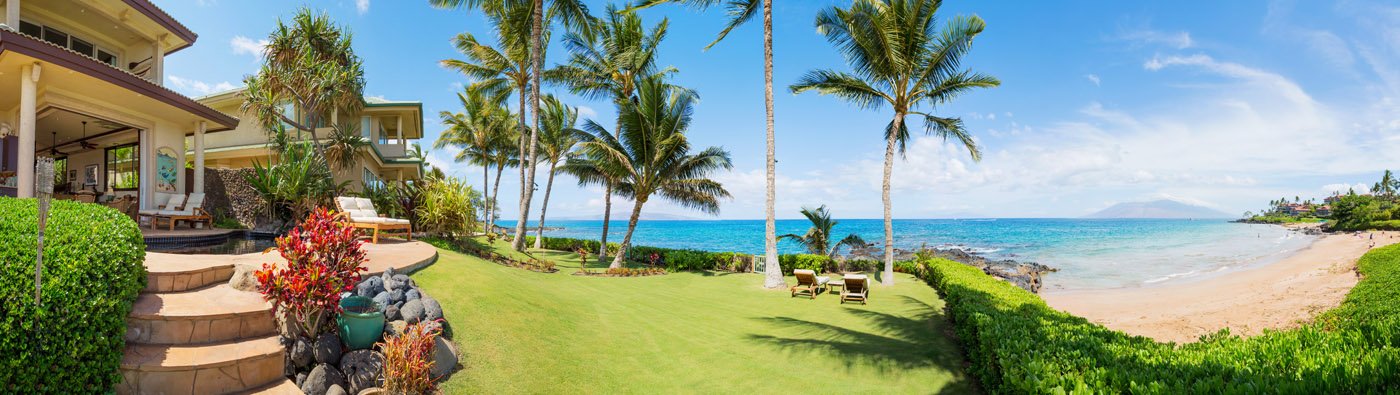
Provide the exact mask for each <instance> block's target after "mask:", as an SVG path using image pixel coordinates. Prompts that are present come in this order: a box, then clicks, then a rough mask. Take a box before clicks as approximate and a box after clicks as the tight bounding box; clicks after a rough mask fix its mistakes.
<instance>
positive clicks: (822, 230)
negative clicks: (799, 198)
mask: <svg viewBox="0 0 1400 395" xmlns="http://www.w3.org/2000/svg"><path fill="white" fill-rule="evenodd" d="M802 216H804V217H807V220H808V221H811V222H812V227H811V228H807V233H806V234H803V235H797V234H792V233H789V234H785V235H782V236H778V239H779V240H783V239H787V240H792V241H796V242H797V243H798V244H802V246H803V247H805V248H807V253H809V254H817V255H826V257H827V258H832V259H835V258H836V252H837V251H838V250H840V249H841V246H850V247H852V248H855V247H860V246H864V245H865V240H862V239H861V238H860V236H858V235H856V234H854V233H852V234H849V235H846V237H844V238H842V239H841V241H837V242H836V243H834V244H833V243H832V242H831V228H834V227H836V224H837V223H838V222H837V221H836V220H833V219H831V212H830V211H827V209H826V205H822V206H821V207H817V208H816V209H812V208H809V207H803V208H802Z"/></svg>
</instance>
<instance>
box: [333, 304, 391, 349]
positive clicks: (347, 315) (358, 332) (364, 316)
mask: <svg viewBox="0 0 1400 395" xmlns="http://www.w3.org/2000/svg"><path fill="white" fill-rule="evenodd" d="M340 310H341V312H340V316H339V317H337V318H336V324H337V326H339V327H340V340H341V341H343V342H345V346H346V347H349V348H350V349H351V350H363V349H366V348H370V347H372V346H374V343H378V342H379V338H380V337H382V336H383V335H384V313H382V312H380V311H379V305H378V304H377V303H375V302H374V299H370V298H366V297H363V296H349V297H346V298H343V299H341V300H340Z"/></svg>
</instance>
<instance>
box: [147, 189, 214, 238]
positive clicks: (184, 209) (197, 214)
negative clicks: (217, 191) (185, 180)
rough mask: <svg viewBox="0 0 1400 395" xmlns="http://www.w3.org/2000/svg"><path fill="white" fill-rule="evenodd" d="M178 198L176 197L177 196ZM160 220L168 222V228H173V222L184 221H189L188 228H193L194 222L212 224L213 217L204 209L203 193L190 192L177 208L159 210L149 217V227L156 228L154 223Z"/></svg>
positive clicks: (205, 224) (210, 225)
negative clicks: (182, 203) (187, 198)
mask: <svg viewBox="0 0 1400 395" xmlns="http://www.w3.org/2000/svg"><path fill="white" fill-rule="evenodd" d="M177 199H178V198H177ZM161 220H165V221H167V222H169V223H170V230H175V223H176V222H178V221H185V222H189V223H190V228H191V229H193V228H194V224H195V223H199V222H203V223H204V226H206V227H213V226H214V217H213V216H211V215H209V212H208V211H204V194H202V193H191V194H190V197H189V200H187V201H185V204H184V205H183V206H181V207H180V209H178V210H161V211H158V212H156V215H155V216H153V217H151V229H155V228H156V226H157V225H156V224H158V223H160V221H161Z"/></svg>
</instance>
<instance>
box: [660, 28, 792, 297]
mask: <svg viewBox="0 0 1400 395" xmlns="http://www.w3.org/2000/svg"><path fill="white" fill-rule="evenodd" d="M760 1H762V3H763V4H762V7H763V106H764V111H765V114H764V115H765V118H764V124H765V127H766V129H767V136H766V138H767V144H768V147H767V148H768V156H767V158H766V162H765V165H766V167H767V169H766V173H765V174H766V176H767V189H766V191H767V195H766V197H765V200H764V203H763V210H764V212H763V214H764V222H763V223H764V225H763V252H764V262H768V263H773V262H777V261H778V239H777V237H776V236H775V234H776V233H777V225H776V215H775V212H774V209H773V204H774V201H775V200H777V188H776V184H777V163H778V160H777V156H776V155H777V154H776V149H775V148H776V147H775V143H774V138H773V0H642V1H641V3H640V4H638V5H637V6H636V7H635V8H646V7H650V6H653V5H656V4H661V3H669V2H676V3H681V4H685V5H689V6H692V7H696V8H700V9H705V8H709V7H711V6H714V5H717V4H719V3H721V2H723V3H725V8H727V9H728V13H729V16H730V18H729V22H728V23H727V24H725V26H724V30H720V32H719V36H718V37H715V41H713V42H710V45H707V46H705V49H710V47H713V46H715V44H718V43H719V42H720V40H723V39H724V38H725V37H726V36H728V35H729V32H731V31H733V30H734V28H737V27H739V26H740V25H743V24H744V23H746V22H748V21H749V20H752V19H753V17H754V14H755V13H756V12H757V11H758V9H759V2H760ZM763 271H764V277H763V287H764V288H769V289H776V288H782V287H784V286H786V285H787V284H786V283H785V282H784V281H783V271H782V269H780V268H779V267H778V265H771V264H770V265H764V270H763Z"/></svg>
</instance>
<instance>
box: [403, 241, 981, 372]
mask: <svg viewBox="0 0 1400 395" xmlns="http://www.w3.org/2000/svg"><path fill="white" fill-rule="evenodd" d="M497 244H498V245H500V246H504V243H500V242H498V243H497ZM534 254H535V256H537V257H540V258H542V259H550V260H554V261H556V262H557V263H558V265H559V269H560V271H559V272H558V273H552V274H543V273H536V272H531V271H526V270H522V269H516V268H509V267H504V266H500V265H497V264H494V263H490V262H486V261H483V260H480V259H477V258H475V257H471V256H467V255H463V254H459V253H455V252H451V251H446V250H441V251H440V256H439V259H438V261H437V263H435V264H433V265H432V266H429V267H428V268H426V269H424V270H422V271H420V272H418V273H416V274H414V275H413V278H414V279H415V281H416V282H417V283H418V284H419V285H420V286H422V287H423V288H424V289H425V290H426V291H427V292H428V293H429V294H430V295H432V296H433V297H435V298H437V299H438V300H439V301H440V302H441V303H442V306H443V309H444V310H445V315H446V316H447V320H448V322H449V324H450V327H451V329H452V334H453V337H454V341H455V342H456V343H457V344H458V345H460V346H461V348H462V350H463V353H464V354H465V355H463V357H462V365H463V366H464V368H463V370H461V371H459V372H457V373H456V374H454V375H453V376H452V377H451V379H449V380H447V381H446V382H445V383H442V388H443V389H444V390H445V391H446V392H447V393H564V392H571V393H572V392H582V393H618V392H622V393H674V392H683V393H731V392H748V393H793V392H813V391H814V392H818V393H831V392H859V393H937V392H949V393H966V392H970V391H971V388H970V386H971V384H970V383H971V381H970V380H969V378H968V377H967V376H966V375H965V373H964V371H963V366H964V361H963V358H962V356H961V354H960V352H959V351H958V349H957V346H956V343H955V342H954V341H953V340H952V339H951V338H949V335H948V334H949V333H951V332H950V330H949V325H948V324H947V322H946V321H945V319H944V316H943V313H942V309H943V301H942V300H940V299H939V298H938V296H937V294H936V293H935V292H934V291H933V289H931V288H929V287H928V286H927V285H925V284H924V283H922V282H920V281H917V280H915V279H914V278H913V277H911V276H907V275H900V277H899V278H898V282H899V283H898V284H897V285H896V286H894V287H882V286H876V287H875V288H874V290H873V292H872V293H871V298H872V299H871V304H869V305H866V306H861V305H850V304H847V305H841V304H839V303H838V302H837V298H836V297H835V296H833V295H828V294H822V295H819V296H817V299H816V300H808V299H805V298H800V299H793V298H789V297H788V292H787V291H786V290H783V291H766V290H763V289H762V288H761V287H760V286H759V285H760V284H761V282H762V278H761V277H760V276H759V275H755V274H729V273H672V274H668V275H665V276H655V277H645V278H596V277H579V276H573V275H570V273H573V272H575V271H576V270H577V268H578V257H577V256H575V255H573V254H568V253H562V252H552V251H537V252H535V253H534ZM590 266H592V265H590ZM788 281H789V282H790V283H792V282H793V280H792V279H791V278H789V280H788Z"/></svg>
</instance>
